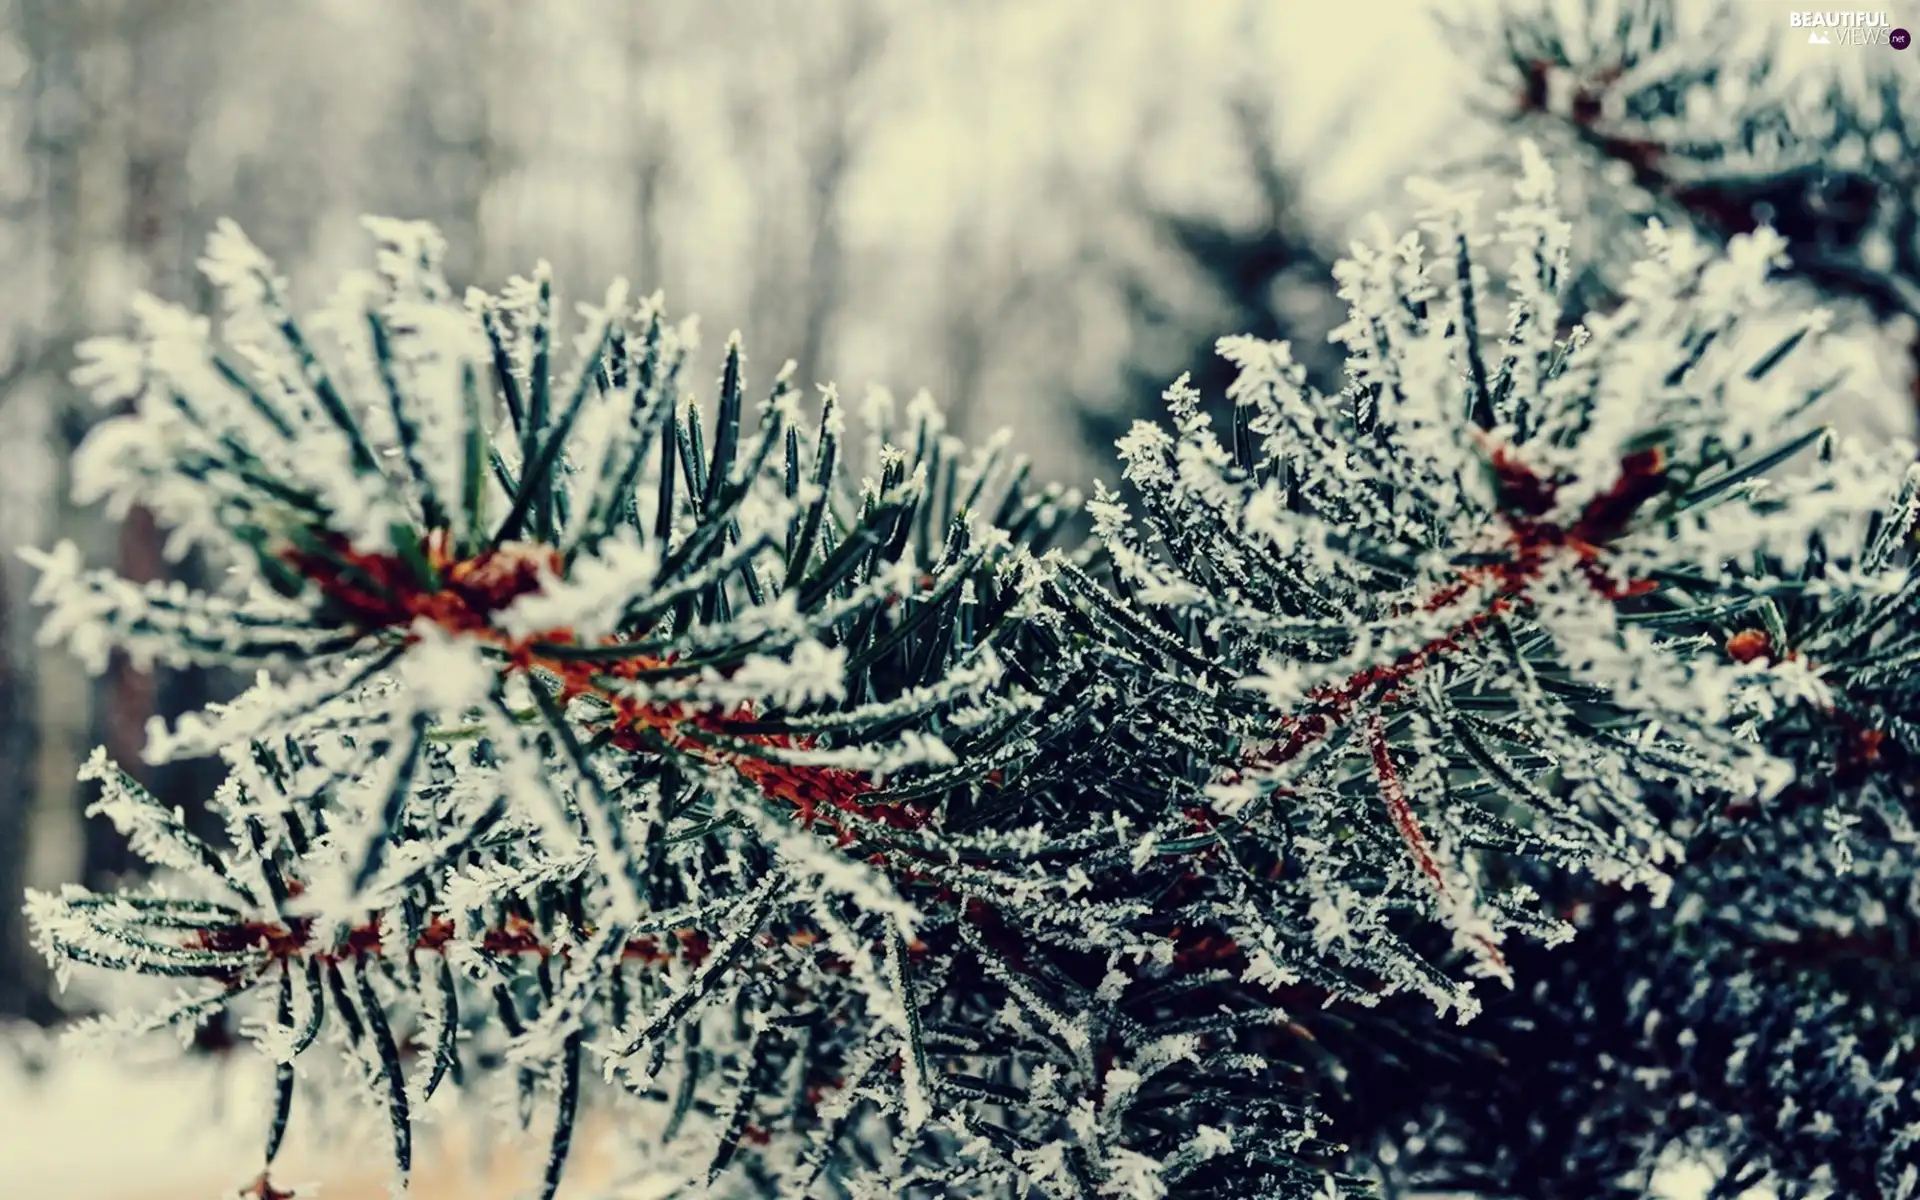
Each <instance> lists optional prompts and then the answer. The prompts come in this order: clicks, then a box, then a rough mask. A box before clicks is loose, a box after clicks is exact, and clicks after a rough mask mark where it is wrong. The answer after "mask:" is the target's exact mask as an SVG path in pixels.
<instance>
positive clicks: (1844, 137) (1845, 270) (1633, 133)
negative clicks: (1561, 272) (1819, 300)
mask: <svg viewBox="0 0 1920 1200" xmlns="http://www.w3.org/2000/svg"><path fill="white" fill-rule="evenodd" d="M1502 8H1503V11H1502V13H1501V15H1500V17H1499V19H1498V21H1497V23H1495V24H1494V25H1492V26H1476V27H1473V28H1472V30H1471V41H1470V43H1469V44H1471V45H1474V46H1476V47H1482V48H1483V47H1485V46H1486V45H1488V44H1492V45H1495V46H1497V47H1499V49H1498V51H1497V52H1496V55H1495V61H1493V62H1491V63H1489V64H1488V70H1487V71H1486V73H1485V78H1486V79H1487V80H1489V81H1490V84H1491V89H1490V92H1491V94H1490V95H1489V96H1488V97H1487V98H1486V100H1485V101H1484V102H1483V105H1482V107H1483V108H1484V109H1485V110H1486V111H1487V112H1488V114H1489V115H1493V116H1495V117H1497V118H1499V119H1502V120H1505V121H1508V122H1512V123H1515V124H1518V125H1520V126H1521V127H1523V128H1524V130H1525V132H1526V134H1527V135H1528V136H1531V137H1536V138H1539V139H1541V140H1542V142H1543V144H1547V145H1549V146H1550V147H1551V148H1552V152H1553V157H1554V160H1555V161H1556V162H1560V163H1565V164H1569V165H1570V166H1571V165H1572V164H1582V166H1581V167H1576V168H1575V169H1573V170H1571V171H1569V172H1568V173H1569V174H1570V175H1571V176H1572V177H1573V178H1574V179H1575V180H1578V181H1580V183H1581V187H1582V190H1583V191H1584V192H1585V193H1587V196H1586V199H1587V204H1586V205H1585V207H1587V208H1588V210H1589V213H1588V216H1589V220H1588V221H1587V222H1586V224H1587V225H1588V226H1589V228H1588V230H1587V237H1588V240H1589V242H1590V244H1589V245H1588V246H1587V247H1586V248H1585V253H1581V254H1578V255H1577V256H1576V257H1577V259H1578V260H1579V263H1578V265H1579V268H1580V269H1581V271H1582V272H1583V273H1586V274H1588V275H1589V279H1588V281H1587V282H1588V284H1589V286H1590V288H1591V289H1592V290H1593V291H1594V292H1595V294H1596V296H1597V295H1598V294H1603V293H1605V292H1606V291H1607V290H1609V289H1610V288H1611V287H1612V286H1614V285H1617V283H1618V281H1619V276H1618V272H1619V271H1621V270H1623V269H1624V268H1625V267H1626V266H1627V265H1628V264H1630V263H1631V262H1632V261H1633V255H1632V253H1631V252H1630V251H1629V252H1624V253H1623V252H1621V249H1620V243H1621V242H1623V241H1630V240H1631V239H1632V238H1633V237H1635V236H1636V232H1635V231H1637V229H1638V228H1639V227H1640V226H1641V225H1642V224H1643V223H1644V222H1645V221H1646V220H1647V219H1648V218H1649V217H1658V218H1660V219H1663V220H1666V221H1668V222H1669V223H1684V224H1690V225H1692V226H1693V227H1694V228H1695V229H1696V230H1698V231H1699V232H1700V233H1702V234H1703V235H1704V236H1706V237H1708V238H1710V239H1713V240H1716V241H1724V239H1726V238H1728V237H1731V236H1734V235H1736V234H1740V233H1747V232H1751V231H1753V230H1755V229H1757V228H1759V227H1761V226H1763V225H1764V226H1767V227H1769V228H1772V229H1773V230H1775V231H1776V232H1777V233H1779V234H1780V236H1781V237H1783V238H1784V239H1786V242H1787V249H1788V252H1789V254H1790V255H1791V256H1792V263H1791V266H1790V267H1789V268H1788V272H1789V274H1791V275H1792V276H1793V277H1795V278H1797V279H1799V280H1801V281H1803V282H1804V283H1807V284H1809V285H1811V286H1812V287H1813V288H1815V289H1817V290H1818V291H1819V292H1820V293H1821V294H1822V295H1824V296H1826V297H1829V298H1830V299H1831V300H1832V301H1836V302H1837V301H1839V300H1842V299H1845V300H1848V301H1851V302H1853V303H1854V304H1856V305H1858V306H1859V308H1860V309H1862V310H1863V311H1864V312H1865V313H1866V314H1867V315H1868V316H1870V317H1871V318H1872V319H1874V320H1876V321H1881V322H1884V321H1887V320H1888V319H1889V318H1892V317H1895V316H1904V317H1907V318H1920V200H1917V199H1916V194H1915V191H1914V187H1913V166H1912V164H1913V162H1914V158H1915V152H1916V149H1920V146H1917V145H1916V139H1917V138H1920V133H1917V132H1916V131H1915V130H1914V129H1913V128H1912V127H1911V126H1912V114H1913V112H1914V111H1915V107H1914V106H1915V102H1916V100H1920V90H1916V84H1915V82H1914V74H1913V72H1912V71H1911V70H1910V69H1909V68H1910V67H1911V63H1910V62H1908V61H1907V55H1905V54H1904V53H1901V52H1895V51H1892V50H1889V49H1888V48H1887V46H1886V45H1885V43H1884V40H1883V41H1882V42H1881V43H1880V44H1879V45H1877V46H1876V45H1874V44H1872V43H1870V42H1868V43H1866V44H1862V45H1859V46H1857V47H1852V48H1842V46H1840V45H1838V44H1836V45H1835V46H1834V50H1833V52H1832V53H1833V54H1834V56H1835V57H1834V59H1832V60H1826V61H1823V62H1822V63H1820V64H1819V65H1820V66H1821V67H1824V68H1829V69H1806V68H1807V67H1809V66H1811V65H1813V64H1809V63H1806V62H1801V63H1795V62H1793V61H1791V60H1789V59H1787V58H1786V57H1785V56H1784V55H1783V53H1782V47H1781V45H1780V43H1779V40H1778V37H1779V35H1780V34H1782V33H1784V32H1785V30H1784V29H1783V28H1782V27H1783V26H1784V24H1785V21H1786V18H1787V15H1788V14H1787V13H1786V12H1772V11H1767V12H1760V11H1757V10H1754V9H1752V8H1751V7H1750V6H1745V5H1738V4H1732V3H1727V2H1725V0H1715V2H1714V3H1711V4H1703V5H1690V4H1682V3H1679V2H1678V0H1539V2H1536V0H1525V2H1522V3H1515V4H1512V5H1503V6H1502ZM1820 15H1821V16H1822V17H1826V16H1827V15H1828V14H1827V13H1825V12H1822V13H1821V14H1820ZM1834 15H1835V16H1838V17H1841V18H1843V19H1844V18H1847V17H1850V16H1851V15H1852V14H1851V13H1844V14H1834ZM1462 32H1466V31H1465V30H1463V31H1462ZM1849 32H1852V33H1857V34H1859V35H1860V36H1861V37H1862V38H1863V39H1866V38H1881V39H1884V38H1885V36H1886V35H1887V34H1888V33H1889V32H1890V30H1889V29H1888V28H1887V27H1886V26H1884V25H1881V26H1877V27H1871V28H1865V27H1862V28H1855V29H1851V30H1839V31H1836V32H1827V31H1825V30H1821V36H1822V37H1825V38H1827V39H1828V41H1829V42H1830V43H1838V42H1844V41H1845V39H1846V37H1847V35H1848V33H1849ZM1808 36H1810V33H1802V32H1799V31H1795V36H1794V37H1793V38H1792V39H1791V42H1792V43H1794V45H1793V48H1794V49H1795V50H1797V51H1799V52H1800V54H1801V55H1802V56H1803V57H1805V56H1815V57H1818V56H1821V55H1823V54H1825V53H1827V52H1823V51H1819V50H1810V49H1808V48H1807V47H1805V45H1804V43H1805V42H1806V39H1807V37H1808ZM1462 40H1463V42H1464V41H1467V39H1464V38H1463V39H1462ZM1476 56H1479V57H1484V56H1485V51H1484V49H1479V50H1477V51H1476Z"/></svg>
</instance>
